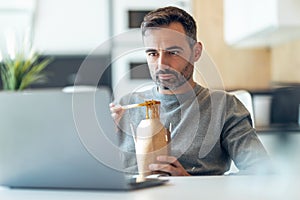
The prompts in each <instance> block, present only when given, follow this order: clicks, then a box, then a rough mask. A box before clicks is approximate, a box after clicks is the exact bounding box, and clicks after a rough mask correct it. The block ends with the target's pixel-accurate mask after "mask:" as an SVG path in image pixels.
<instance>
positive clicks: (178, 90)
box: [158, 81, 196, 95]
mask: <svg viewBox="0 0 300 200" xmlns="http://www.w3.org/2000/svg"><path fill="white" fill-rule="evenodd" d="M195 86H196V82H194V81H190V82H187V83H185V84H183V85H182V86H180V87H178V88H176V90H169V89H163V88H160V87H159V88H158V92H159V93H161V94H169V95H170V94H184V93H186V92H188V91H191V90H193V89H194V87H195Z"/></svg>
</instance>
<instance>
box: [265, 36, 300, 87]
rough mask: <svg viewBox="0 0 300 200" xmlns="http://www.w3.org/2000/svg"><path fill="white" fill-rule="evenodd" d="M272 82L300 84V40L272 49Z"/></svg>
mask: <svg viewBox="0 0 300 200" xmlns="http://www.w3.org/2000/svg"><path fill="white" fill-rule="evenodd" d="M271 64H272V74H271V75H272V76H271V79H272V81H273V82H274V83H275V84H276V83H277V84H278V83H282V82H284V83H293V84H294V83H298V84H299V83H300V40H298V41H292V42H289V43H286V44H282V45H277V46H275V47H273V48H272V53H271Z"/></svg>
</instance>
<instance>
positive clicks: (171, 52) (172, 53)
mask: <svg viewBox="0 0 300 200" xmlns="http://www.w3.org/2000/svg"><path fill="white" fill-rule="evenodd" d="M179 53H180V52H179V51H169V54H170V55H179Z"/></svg>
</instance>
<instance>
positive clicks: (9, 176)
mask: <svg viewBox="0 0 300 200" xmlns="http://www.w3.org/2000/svg"><path fill="white" fill-rule="evenodd" d="M110 100H111V97H110V92H109V91H108V90H107V89H105V88H101V89H97V90H95V91H89V92H84V91H83V92H75V93H73V92H72V93H65V92H62V91H61V90H33V91H27V92H0V102H1V103H0V185H5V186H10V187H43V188H88V189H126V188H127V187H128V185H127V182H126V180H125V175H124V174H123V173H122V172H121V171H120V170H121V169H122V166H121V161H120V157H119V156H120V153H119V150H118V148H117V146H116V142H117V141H116V137H115V136H114V133H115V132H114V131H115V127H114V124H113V121H112V119H111V117H110V111H109V107H108V104H109V102H110Z"/></svg>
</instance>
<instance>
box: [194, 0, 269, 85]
mask: <svg viewBox="0 0 300 200" xmlns="http://www.w3.org/2000/svg"><path fill="white" fill-rule="evenodd" d="M193 15H194V17H195V19H196V21H197V25H198V40H200V41H202V42H203V44H204V47H205V49H206V52H207V53H208V55H209V56H210V57H211V59H212V61H213V62H214V63H215V65H216V66H217V70H218V71H219V73H220V76H221V78H222V81H223V83H224V87H225V89H238V88H245V89H251V90H256V89H266V88H269V86H270V82H271V59H270V57H271V50H270V49H268V48H261V49H234V48H232V47H230V46H228V45H226V44H225V42H224V38H223V0H213V1H211V0H194V1H193ZM274 55H275V54H274ZM274 61H275V60H274ZM197 67H200V69H199V71H200V72H201V70H202V67H203V66H197ZM273 76H274V74H273ZM196 77H197V76H196ZM211 78H212V77H211ZM211 78H210V79H211ZM209 81H210V80H209ZM211 85H212V87H214V85H215V87H220V85H219V83H216V84H215V83H212V84H211Z"/></svg>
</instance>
